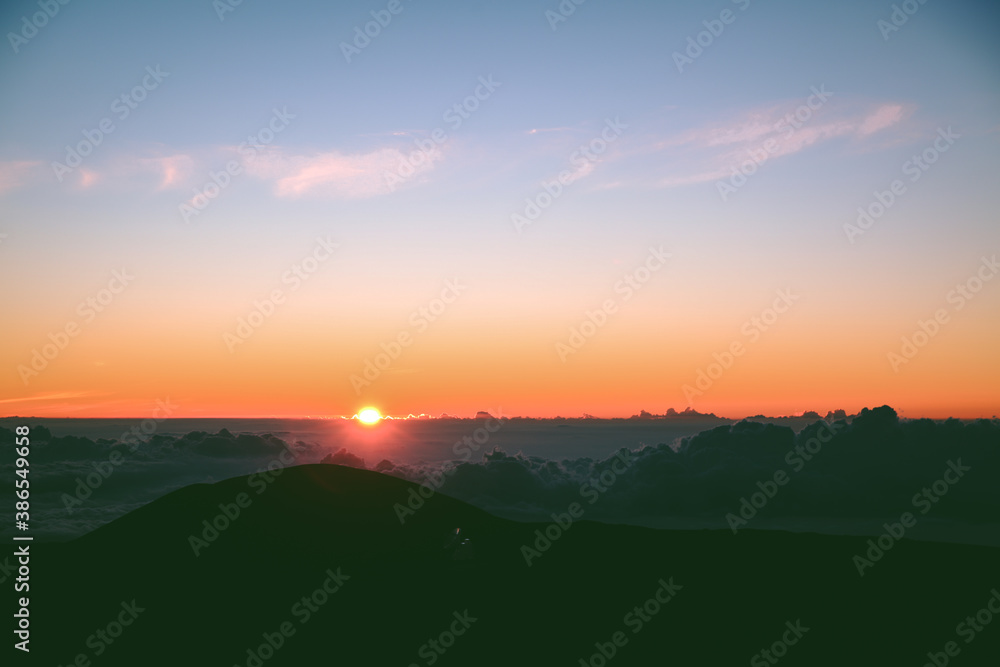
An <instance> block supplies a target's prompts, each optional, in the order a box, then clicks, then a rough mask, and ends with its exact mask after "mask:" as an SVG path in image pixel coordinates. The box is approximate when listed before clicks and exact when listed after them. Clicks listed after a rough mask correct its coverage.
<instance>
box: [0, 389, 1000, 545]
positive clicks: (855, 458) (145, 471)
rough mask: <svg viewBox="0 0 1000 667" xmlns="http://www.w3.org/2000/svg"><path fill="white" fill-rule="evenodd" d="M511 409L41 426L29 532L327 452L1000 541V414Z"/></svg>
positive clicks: (598, 494) (819, 523) (549, 495)
mask: <svg viewBox="0 0 1000 667" xmlns="http://www.w3.org/2000/svg"><path fill="white" fill-rule="evenodd" d="M456 421H458V420H456ZM508 424H509V422H508V420H506V419H502V418H501V419H495V418H486V417H484V418H482V419H478V420H460V423H459V424H458V426H459V430H461V431H464V432H466V435H465V436H462V437H459V438H455V439H454V443H453V444H452V445H450V446H448V447H447V448H445V450H444V451H443V454H442V456H441V457H438V459H437V460H433V461H413V460H412V459H411V460H403V459H402V458H401V459H400V460H393V459H390V458H380V459H379V460H366V459H365V457H364V456H361V455H359V454H364V453H365V451H360V448H361V447H362V445H358V448H359V451H357V452H355V451H352V449H351V448H350V447H338V446H336V444H332V445H331V443H329V442H316V441H309V440H303V439H294V438H287V439H283V438H281V437H278V436H276V435H272V434H268V433H256V434H255V433H232V432H230V431H229V430H226V429H224V428H223V429H219V430H218V431H216V432H208V431H192V432H188V433H185V434H183V435H177V434H153V435H151V436H149V437H148V438H144V439H142V440H136V439H129V438H126V439H125V441H124V442H123V441H122V439H120V438H95V439H91V438H88V437H80V436H71V435H64V436H55V435H52V434H51V433H50V432H49V431H48V429H47V428H46V427H45V426H34V427H33V428H32V442H33V444H32V447H31V454H30V464H31V472H30V477H29V479H30V481H31V490H32V496H31V502H32V506H31V521H32V533H33V534H34V535H35V536H36V538H38V539H44V538H48V539H59V540H64V539H71V538H73V537H77V536H79V535H82V534H85V533H87V532H89V531H91V530H93V529H95V528H97V527H99V526H101V525H103V524H105V523H108V522H110V521H112V520H114V519H115V518H117V517H119V516H122V515H123V514H125V513H127V512H129V511H131V510H133V509H135V508H137V507H140V506H142V505H143V504H145V503H148V502H150V501H152V500H155V499H156V498H159V497H161V496H163V495H165V494H167V493H169V492H170V491H173V490H175V489H178V488H181V487H183V486H186V485H188V484H196V483H212V482H215V481H219V480H221V479H226V478H230V477H234V476H238V475H245V474H250V473H253V472H255V471H262V470H268V469H271V470H278V469H280V468H283V467H284V466H286V465H296V464H302V463H326V464H338V465H346V466H351V467H355V468H367V469H371V470H375V471H377V472H379V473H381V474H387V475H393V476H396V477H399V478H403V479H407V480H410V481H413V482H416V483H418V484H423V485H425V486H426V487H427V488H426V489H425V494H426V495H430V492H431V491H434V492H435V493H443V494H446V495H449V496H452V497H455V498H458V499H460V500H464V501H466V502H469V503H471V504H473V505H476V506H478V507H480V508H483V509H485V510H487V511H490V512H492V513H494V514H497V515H499V516H504V517H507V518H512V519H518V520H537V521H545V520H548V519H549V517H550V515H551V513H553V512H564V511H565V510H566V509H567V507H568V506H569V505H570V504H571V503H574V502H578V503H580V504H581V505H582V506H583V507H584V510H585V516H584V517H583V518H585V519H591V520H599V521H606V522H615V523H629V524H636V525H645V526H653V527H673V528H719V529H731V528H733V526H734V521H733V517H739V518H740V519H741V520H742V522H736V524H735V525H736V526H738V528H739V529H787V530H808V531H812V532H832V533H853V534H877V533H879V532H881V530H882V528H881V526H882V522H884V521H889V520H898V518H899V516H900V514H901V513H903V512H907V511H909V512H912V513H913V514H914V515H915V516H916V517H917V518H918V525H917V526H916V527H915V528H913V529H912V530H911V532H910V536H911V537H916V538H918V539H921V538H922V539H941V540H948V541H959V542H967V543H978V544H998V545H1000V530H997V528H998V525H1000V522H998V520H997V516H998V510H1000V486H998V485H997V483H996V480H997V479H1000V420H997V419H992V420H985V419H983V420H977V421H960V420H956V419H951V420H947V421H931V420H926V419H922V420H902V419H900V418H899V417H898V416H897V414H896V413H895V412H894V411H893V410H892V409H891V408H888V407H881V408H876V409H873V410H867V409H866V410H864V411H862V413H860V414H859V415H856V416H854V417H853V418H846V419H833V418H830V419H827V420H816V421H814V422H813V423H811V424H810V425H808V426H806V427H804V428H802V429H801V430H799V431H795V430H793V429H792V428H791V427H789V426H785V425H779V424H774V423H761V422H758V421H752V420H744V421H741V422H737V423H729V424H723V425H719V426H716V427H714V428H710V429H708V430H704V431H701V432H699V433H697V434H695V435H687V436H683V437H679V438H677V439H676V440H674V441H672V442H669V443H660V444H656V445H641V446H636V447H621V448H618V449H617V450H610V451H609V453H608V455H606V456H599V457H586V456H585V457H579V458H568V457H565V458H559V459H556V458H546V457H543V456H537V455H527V454H524V453H523V452H521V451H505V450H504V449H503V448H502V447H501V446H497V445H495V444H494V442H495V441H497V440H500V438H499V437H497V436H496V434H499V433H501V432H502V431H503V429H504V428H507V425H508ZM451 427H452V429H453V430H454V429H455V424H452V425H451ZM429 428H433V426H430V427H429ZM577 428H586V424H584V425H583V426H577ZM593 428H594V429H599V430H600V432H601V433H602V434H604V435H605V436H606V437H608V438H609V439H612V440H613V437H612V436H613V434H614V432H615V424H614V423H611V422H608V421H603V420H595V421H594V422H593ZM618 428H619V429H622V428H624V425H619V427H618ZM539 437H541V436H539ZM0 442H2V443H4V444H3V446H2V451H3V452H4V457H3V459H2V460H3V463H2V464H0V476H2V478H3V480H4V485H5V486H8V485H9V486H8V488H13V485H14V479H15V463H14V461H15V460H16V457H15V456H14V452H13V442H14V434H13V432H12V431H10V430H8V429H5V428H3V427H0ZM956 466H961V468H960V469H961V470H962V473H961V475H959V474H958V473H956V472H954V471H955V470H957V469H959V468H956ZM949 470H951V471H952V472H950V473H949V472H948V471H949ZM777 480H783V481H782V482H781V483H778V481H777ZM942 480H944V482H942ZM935 484H937V485H936V486H935ZM396 500H398V501H399V502H404V503H405V500H406V499H396ZM394 502H395V500H394ZM8 505H9V506H7V507H0V522H2V530H0V532H2V533H3V535H4V536H9V535H11V534H13V532H14V530H13V528H12V526H13V509H14V508H13V501H12V502H11V503H9V504H8ZM387 511H388V510H387ZM748 517H749V518H748Z"/></svg>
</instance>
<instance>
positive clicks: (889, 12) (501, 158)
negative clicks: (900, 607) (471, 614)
mask: <svg viewBox="0 0 1000 667" xmlns="http://www.w3.org/2000/svg"><path fill="white" fill-rule="evenodd" d="M46 7H48V12H49V14H51V16H50V15H47V14H45V13H44V12H45V8H46ZM996 19H997V9H996V8H995V7H994V6H993V5H992V4H991V3H987V2H970V1H958V2H947V3H946V2H941V1H940V0H927V1H926V2H924V3H923V4H920V3H918V2H916V0H913V1H912V2H910V3H903V6H901V5H897V4H893V3H888V2H885V3H883V2H853V1H848V2H843V3H801V2H792V1H790V0H775V1H772V2H768V3H764V2H758V0H739V1H738V2H729V1H726V2H722V1H717V2H702V3H685V4H683V5H682V6H681V5H680V3H657V2H638V1H637V2H616V3H611V2H602V1H601V0H587V1H586V2H582V3H581V4H579V5H577V4H575V3H574V2H572V1H571V0H566V1H564V2H562V3H561V4H560V3H558V2H555V1H554V0H550V1H540V2H516V1H515V2H507V3H487V2H470V1H467V2H438V3H422V2H419V0H417V1H414V0H398V1H393V2H388V1H386V2H384V1H382V0H377V1H375V2H364V3H322V2H308V1H301V2H286V3H280V4H278V3H265V2H261V1H259V0H245V1H244V2H241V3H239V4H232V3H231V2H225V1H224V0H218V1H217V2H214V3H213V2H210V1H209V0H199V1H197V2H195V1H183V0H182V1H179V2H171V3H155V4H154V3H150V4H148V5H147V4H143V5H142V6H141V7H139V6H136V5H135V4H134V3H126V2H89V3H83V2H79V3H76V2H70V3H68V4H65V5H62V4H59V3H58V2H53V3H52V5H51V6H49V5H46V4H45V1H44V0H42V2H41V3H40V4H39V3H37V2H20V1H17V2H7V3H4V5H3V9H2V10H0V27H2V31H3V33H4V35H5V38H4V42H5V43H4V44H3V45H2V47H0V54H2V55H0V82H2V86H3V90H4V104H3V105H2V106H0V206H2V211H3V215H2V217H0V274H2V276H3V285H4V289H3V290H2V293H0V312H2V313H3V315H4V317H3V320H4V325H3V333H2V338H3V345H2V349H0V413H2V414H8V415H33V416H50V417H124V416H134V417H147V416H149V415H150V414H152V413H153V411H154V410H156V409H157V407H156V406H157V405H158V403H157V401H163V400H166V399H169V401H170V402H171V404H173V405H175V406H176V411H175V413H174V414H173V415H172V416H178V417H179V416H194V417H197V416H205V417H209V416H241V417H253V416H261V417H271V416H279V417H299V416H313V417H316V416H334V415H351V414H354V413H355V412H357V410H358V409H359V408H361V407H362V406H365V405H372V406H376V407H377V408H378V409H380V410H381V411H382V412H383V413H384V414H392V415H406V414H420V413H425V414H433V415H436V414H440V413H448V414H458V415H472V414H474V413H475V412H476V411H477V410H489V411H490V412H492V413H493V414H497V413H501V414H504V415H508V416H513V415H525V416H535V417H551V416H556V415H562V416H579V415H582V414H585V413H586V414H591V415H594V416H598V417H613V416H629V415H632V414H635V413H637V412H639V410H642V409H645V410H649V411H651V412H654V413H663V412H665V411H666V409H667V408H670V407H673V408H675V409H678V410H681V409H684V408H689V407H690V408H693V409H696V410H699V411H701V412H715V413H716V414H720V415H724V416H730V417H740V416H746V415H753V414H758V413H765V414H769V415H787V414H799V413H802V412H803V411H805V410H816V411H818V412H820V413H821V414H822V413H824V412H825V411H827V410H833V409H841V408H842V409H846V410H848V411H850V412H853V411H857V410H860V409H861V408H862V407H865V406H869V407H871V406H876V405H882V404H889V405H892V406H893V407H895V408H896V409H897V410H898V411H899V413H900V415H901V416H904V417H922V416H927V417H946V416H959V417H980V416H987V417H988V416H991V415H994V414H997V413H1000V409H998V405H1000V386H998V384H997V382H996V377H997V373H998V372H1000V350H998V347H997V345H996V341H997V339H998V333H1000V279H996V280H994V278H995V277H996V274H997V273H998V272H1000V267H998V265H997V264H996V259H997V255H998V254H1000V227H998V224H997V211H998V206H997V192H998V191H1000V170H998V168H997V164H998V157H1000V122H998V120H1000V85H998V84H1000V44H998V43H997V41H996V40H995V32H996ZM366 31H367V33H366Z"/></svg>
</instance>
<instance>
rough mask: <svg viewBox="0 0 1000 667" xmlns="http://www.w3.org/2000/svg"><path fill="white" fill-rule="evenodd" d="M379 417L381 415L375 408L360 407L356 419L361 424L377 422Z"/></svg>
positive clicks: (380, 417)
mask: <svg viewBox="0 0 1000 667" xmlns="http://www.w3.org/2000/svg"><path fill="white" fill-rule="evenodd" d="M380 419H382V415H380V414H379V412H378V410H376V409H375V408H361V410H359V411H358V420H359V421H360V422H361V423H362V424H369V425H371V424H377V423H378V422H379V420H380Z"/></svg>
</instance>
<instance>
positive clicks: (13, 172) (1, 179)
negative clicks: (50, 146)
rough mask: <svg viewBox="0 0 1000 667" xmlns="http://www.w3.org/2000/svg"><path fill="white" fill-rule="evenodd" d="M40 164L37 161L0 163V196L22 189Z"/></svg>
mask: <svg viewBox="0 0 1000 667" xmlns="http://www.w3.org/2000/svg"><path fill="white" fill-rule="evenodd" d="M41 164H42V163H41V162H40V161H38V160H35V161H30V160H12V161H0V194H5V193H7V192H10V191H12V190H17V189H18V188H21V187H24V186H25V185H26V184H27V183H28V181H29V180H31V179H32V177H33V176H34V175H35V172H36V170H37V169H38V167H40V166H41Z"/></svg>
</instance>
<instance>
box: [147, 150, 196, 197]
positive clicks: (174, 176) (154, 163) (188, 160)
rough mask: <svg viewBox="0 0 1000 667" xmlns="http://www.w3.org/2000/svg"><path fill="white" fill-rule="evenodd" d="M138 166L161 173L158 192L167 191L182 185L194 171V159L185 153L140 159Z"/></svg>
mask: <svg viewBox="0 0 1000 667" xmlns="http://www.w3.org/2000/svg"><path fill="white" fill-rule="evenodd" d="M138 164H139V166H140V167H141V168H142V169H149V170H153V171H156V172H159V174H160V184H159V186H158V187H157V190H165V189H167V188H170V187H172V186H176V185H180V183H181V182H183V181H184V180H186V179H187V177H188V176H189V175H191V174H192V172H193V171H194V159H193V158H192V157H191V156H190V155H187V154H185V153H177V154H174V155H166V156H160V157H151V158H140V159H139V160H138Z"/></svg>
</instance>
